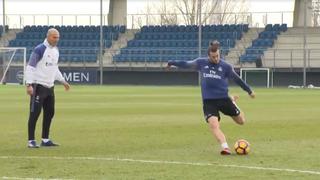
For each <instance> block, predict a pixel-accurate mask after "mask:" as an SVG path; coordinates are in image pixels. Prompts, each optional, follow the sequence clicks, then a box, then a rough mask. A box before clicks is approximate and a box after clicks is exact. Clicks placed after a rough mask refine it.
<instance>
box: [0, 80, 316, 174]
mask: <svg viewBox="0 0 320 180" xmlns="http://www.w3.org/2000/svg"><path fill="white" fill-rule="evenodd" d="M255 91H256V93H257V98H256V99H255V100H251V99H250V98H249V97H248V96H247V95H246V94H245V93H244V92H243V91H241V90H240V89H239V88H234V89H231V92H232V93H233V94H238V95H240V100H239V103H238V104H239V106H240V107H241V109H242V110H243V111H244V112H245V114H246V118H247V123H246V124H245V125H244V126H238V125H236V124H235V123H234V122H233V121H232V120H231V119H230V118H229V117H225V116H223V117H222V121H221V126H222V129H223V131H224V132H225V134H226V135H227V138H228V141H229V145H233V143H234V142H235V141H236V140H237V139H240V138H244V139H247V140H248V141H249V142H250V143H251V146H252V147H251V150H252V152H251V154H250V155H248V156H237V155H232V156H229V157H222V156H220V155H219V153H218V152H219V149H220V145H218V144H217V143H216V141H215V140H214V139H213V137H212V135H211V134H210V132H209V129H208V127H207V124H206V123H205V121H204V119H203V114H202V105H201V98H200V89H199V88H198V87H133V86H104V87H98V86H73V88H72V90H71V92H68V93H66V92H64V91H63V89H62V87H61V86H57V87H56V115H55V118H54V122H53V126H52V131H51V135H52V136H51V137H52V139H53V140H55V141H56V142H58V143H60V144H61V146H60V147H58V148H52V149H46V148H40V149H28V148H26V143H27V128H26V127H27V116H28V103H29V98H28V97H27V96H26V94H25V89H24V87H22V86H0V127H1V131H0V145H1V146H0V156H1V157H2V158H0V178H1V177H25V178H28V177H30V178H72V179H130V180H131V179H271V178H273V179H320V175H315V174H307V173H299V172H286V171H272V170H258V169H248V168H239V167H222V166H216V164H217V165H220V164H223V165H240V166H257V167H266V168H268V167H272V168H280V169H297V170H309V171H320V156H319V155H318V154H319V150H320V130H319V127H320V126H319V125H320V119H319V117H320V111H319V102H320V91H317V90H289V89H255ZM41 123H42V118H40V119H39V122H38V125H37V139H38V141H39V140H40V132H41ZM3 156H10V158H9V159H5V158H3ZM29 156H37V157H38V156H40V157H47V159H26V158H14V157H29ZM50 157H98V158H99V157H100V158H121V159H125V158H129V159H136V160H160V161H179V162H194V163H212V164H214V165H213V166H193V165H183V164H151V163H141V162H125V161H107V160H99V159H92V160H81V159H50Z"/></svg>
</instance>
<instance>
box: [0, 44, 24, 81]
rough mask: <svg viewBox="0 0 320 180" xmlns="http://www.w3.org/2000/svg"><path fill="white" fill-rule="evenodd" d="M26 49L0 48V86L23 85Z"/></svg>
mask: <svg viewBox="0 0 320 180" xmlns="http://www.w3.org/2000/svg"><path fill="white" fill-rule="evenodd" d="M25 67H26V48H10V47H0V84H24V82H25V80H24V72H25Z"/></svg>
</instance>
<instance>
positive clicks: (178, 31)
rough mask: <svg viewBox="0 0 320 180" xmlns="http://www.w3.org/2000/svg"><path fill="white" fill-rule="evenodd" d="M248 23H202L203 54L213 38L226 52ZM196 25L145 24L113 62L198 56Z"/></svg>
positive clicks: (223, 51)
mask: <svg viewBox="0 0 320 180" xmlns="http://www.w3.org/2000/svg"><path fill="white" fill-rule="evenodd" d="M248 29H249V28H248V24H238V25H236V24H232V25H229V24H226V25H206V26H202V43H201V44H202V47H204V48H203V51H202V54H203V55H206V54H207V48H206V47H207V46H208V44H209V42H210V41H212V40H219V41H220V44H221V46H222V53H223V54H227V53H228V52H229V49H230V48H233V47H234V46H235V43H236V40H239V39H241V38H242V35H243V32H247V31H248ZM198 30H199V29H198V26H195V25H194V26H191V25H190V26H183V25H182V26H178V25H172V26H144V27H142V28H141V31H140V32H138V33H136V34H135V38H134V39H133V40H131V41H128V43H127V47H124V48H122V49H121V50H120V53H119V54H117V55H115V56H114V57H113V61H114V62H128V61H132V62H161V61H167V60H192V59H195V58H197V57H198Z"/></svg>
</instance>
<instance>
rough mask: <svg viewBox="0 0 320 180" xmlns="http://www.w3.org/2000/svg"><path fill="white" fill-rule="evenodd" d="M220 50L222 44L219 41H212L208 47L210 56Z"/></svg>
mask: <svg viewBox="0 0 320 180" xmlns="http://www.w3.org/2000/svg"><path fill="white" fill-rule="evenodd" d="M218 50H220V43H219V41H217V40H214V41H211V42H210V44H209V47H208V55H209V54H210V52H214V53H215V52H217V51H218Z"/></svg>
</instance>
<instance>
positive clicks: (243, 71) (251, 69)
mask: <svg viewBox="0 0 320 180" xmlns="http://www.w3.org/2000/svg"><path fill="white" fill-rule="evenodd" d="M248 71H254V72H256V71H265V72H267V88H270V87H273V83H272V81H270V80H272V79H271V77H270V69H269V68H240V77H241V79H243V76H244V79H243V80H244V82H247V72H248ZM270 82H271V83H270Z"/></svg>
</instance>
